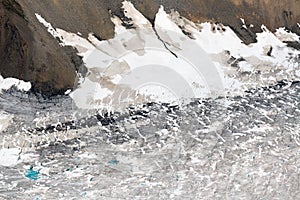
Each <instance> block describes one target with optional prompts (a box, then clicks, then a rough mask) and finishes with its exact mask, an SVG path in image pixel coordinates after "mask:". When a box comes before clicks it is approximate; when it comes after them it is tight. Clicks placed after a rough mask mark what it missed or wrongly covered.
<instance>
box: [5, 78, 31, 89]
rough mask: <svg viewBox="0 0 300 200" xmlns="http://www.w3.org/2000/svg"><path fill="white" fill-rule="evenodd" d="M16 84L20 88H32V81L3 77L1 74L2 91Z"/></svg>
mask: <svg viewBox="0 0 300 200" xmlns="http://www.w3.org/2000/svg"><path fill="white" fill-rule="evenodd" d="M13 86H15V87H16V88H17V89H18V90H21V91H26V92H27V91H29V90H30V88H31V83H30V82H25V81H22V80H19V79H16V78H3V77H2V76H1V75H0V93H1V92H2V91H3V90H8V89H10V88H11V87H13Z"/></svg>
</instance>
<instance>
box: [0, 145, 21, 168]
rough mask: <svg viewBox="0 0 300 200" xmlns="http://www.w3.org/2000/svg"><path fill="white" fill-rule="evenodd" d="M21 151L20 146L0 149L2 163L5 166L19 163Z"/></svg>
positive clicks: (0, 163) (0, 161)
mask: <svg viewBox="0 0 300 200" xmlns="http://www.w3.org/2000/svg"><path fill="white" fill-rule="evenodd" d="M20 153H21V149H19V148H11V149H0V165H1V166H5V167H11V166H15V165H17V164H18V159H19V155H20Z"/></svg>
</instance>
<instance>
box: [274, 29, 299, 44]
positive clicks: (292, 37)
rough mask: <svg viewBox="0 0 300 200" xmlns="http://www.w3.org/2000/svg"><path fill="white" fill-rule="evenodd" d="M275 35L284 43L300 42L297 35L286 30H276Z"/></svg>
mask: <svg viewBox="0 0 300 200" xmlns="http://www.w3.org/2000/svg"><path fill="white" fill-rule="evenodd" d="M275 35H276V37H277V38H278V39H279V40H280V41H282V42H283V41H290V42H293V41H296V42H300V37H299V36H298V35H297V34H295V33H292V32H288V31H286V30H285V28H278V29H276V32H275Z"/></svg>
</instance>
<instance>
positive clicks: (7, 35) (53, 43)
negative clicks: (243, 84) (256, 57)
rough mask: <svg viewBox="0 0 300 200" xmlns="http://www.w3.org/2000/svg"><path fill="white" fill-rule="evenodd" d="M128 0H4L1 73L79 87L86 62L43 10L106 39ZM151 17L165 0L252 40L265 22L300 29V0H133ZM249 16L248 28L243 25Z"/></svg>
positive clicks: (61, 23) (47, 87)
mask: <svg viewBox="0 0 300 200" xmlns="http://www.w3.org/2000/svg"><path fill="white" fill-rule="evenodd" d="M122 1H123V0H114V1H111V0H89V1H83V0H44V1H27V0H0V74H1V75H2V76H4V77H16V78H19V79H23V80H26V81H31V82H32V83H33V86H34V87H33V89H34V90H35V91H37V92H43V93H44V94H48V95H53V94H58V93H62V92H64V91H65V90H66V89H70V88H72V87H73V85H74V83H75V80H76V69H78V67H79V66H80V65H81V62H80V59H79V58H78V57H77V56H76V50H74V49H72V48H62V47H60V46H59V43H58V41H57V40H56V39H54V38H53V37H52V36H51V35H50V34H49V33H48V32H47V30H46V28H45V27H44V26H43V25H42V24H41V23H39V22H38V20H37V19H36V17H35V13H38V14H40V15H41V16H42V17H44V18H45V19H46V20H47V21H49V22H51V24H52V25H53V26H54V27H58V28H62V29H64V30H66V31H70V32H74V33H77V32H80V33H82V35H83V36H84V37H86V36H87V34H89V33H91V32H93V33H95V35H97V36H99V37H100V38H103V39H108V38H111V37H113V35H114V27H113V24H112V22H111V20H110V17H111V15H112V14H114V15H118V16H122V11H121V6H122V4H121V3H122ZM131 2H132V3H133V4H134V5H135V6H136V8H137V9H138V10H139V11H141V12H142V13H143V14H144V15H145V16H146V17H147V18H148V19H149V20H150V21H153V20H154V17H155V14H156V13H157V11H158V8H159V6H160V5H163V6H164V7H165V9H166V10H167V11H170V10H172V9H174V10H176V11H178V12H179V13H180V14H181V15H182V16H184V17H186V18H188V19H190V20H192V21H194V22H205V21H212V22H220V23H223V24H224V25H229V26H230V27H232V28H233V29H234V31H235V32H236V33H237V35H238V36H239V37H240V38H241V39H242V40H243V41H244V42H245V43H246V44H249V43H251V42H255V41H256V40H255V33H256V32H260V31H261V29H260V27H261V25H262V24H264V25H266V26H267V27H268V28H269V29H270V30H272V31H274V30H275V29H276V28H278V27H283V26H284V27H286V28H287V29H289V30H291V31H293V32H295V33H297V34H298V35H300V28H299V27H298V25H297V23H299V22H300V0H223V1H220V0H177V1H174V0H147V1H144V0H132V1H131ZM240 18H243V19H245V22H246V24H247V25H250V24H252V25H253V27H252V28H249V29H248V30H246V29H244V28H242V21H241V20H240Z"/></svg>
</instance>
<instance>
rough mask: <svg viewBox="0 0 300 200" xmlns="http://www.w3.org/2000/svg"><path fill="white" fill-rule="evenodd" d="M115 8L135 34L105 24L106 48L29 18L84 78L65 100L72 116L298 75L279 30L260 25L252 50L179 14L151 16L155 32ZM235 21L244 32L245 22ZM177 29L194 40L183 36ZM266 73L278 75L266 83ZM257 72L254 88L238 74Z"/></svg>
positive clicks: (129, 8)
mask: <svg viewBox="0 0 300 200" xmlns="http://www.w3.org/2000/svg"><path fill="white" fill-rule="evenodd" d="M122 8H123V9H124V14H125V16H126V17H128V18H130V19H132V21H131V23H132V24H133V27H135V29H126V28H125V27H124V26H122V22H121V20H120V19H119V18H118V17H117V16H113V17H112V18H111V21H112V22H113V23H114V25H115V37H114V38H112V39H110V40H106V41H99V40H98V39H97V38H96V37H94V36H93V34H92V33H91V34H89V36H88V38H87V39H85V38H83V37H82V36H81V34H74V33H69V32H66V31H64V30H62V29H58V28H57V29H55V28H53V27H52V25H51V24H50V23H48V22H47V21H46V20H45V19H44V18H42V17H41V16H40V15H39V14H36V17H37V19H38V20H39V21H40V22H41V23H42V24H43V25H44V26H45V27H46V28H47V30H48V31H49V33H50V34H52V35H53V36H54V37H58V38H60V41H61V45H63V46H64V45H71V46H73V47H75V48H76V49H77V50H78V51H79V55H80V56H82V57H83V61H84V62H85V65H86V67H87V68H88V70H89V72H88V75H87V77H85V78H81V79H80V80H79V83H80V86H79V87H78V88H77V89H75V90H74V91H73V92H70V96H71V97H72V98H73V100H74V102H75V104H76V105H77V106H78V107H79V108H82V109H91V108H93V109H94V108H103V107H122V106H120V104H123V103H124V102H125V105H126V102H127V105H129V104H130V103H140V102H144V101H158V102H178V100H179V99H182V98H186V99H190V98H202V97H214V96H223V95H225V94H226V95H236V94H239V93H240V94H241V93H242V91H244V90H246V89H248V88H249V87H256V86H264V85H268V84H270V83H273V82H274V80H280V79H284V76H294V77H297V76H298V74H299V72H298V70H297V67H298V68H299V66H297V63H296V62H294V63H293V62H291V61H290V59H291V56H296V55H297V54H298V53H299V51H297V50H295V49H291V48H288V47H287V45H286V44H285V43H284V42H283V41H299V36H297V35H296V34H294V33H291V32H287V31H285V29H283V28H279V29H277V30H276V32H275V33H272V32H271V31H269V30H268V29H267V27H265V26H264V25H262V26H261V29H262V32H261V33H257V41H258V42H257V43H253V44H250V45H245V44H244V43H243V42H242V41H241V40H240V39H239V38H238V36H237V35H236V34H235V33H234V31H233V30H232V29H231V28H230V27H228V26H224V25H222V24H213V23H208V22H206V23H201V24H195V23H193V22H191V21H188V20H187V19H186V20H185V21H182V18H179V14H178V16H175V17H174V15H172V13H171V14H167V13H166V12H165V11H164V8H163V6H161V7H160V8H159V10H158V13H157V14H156V17H155V22H154V27H155V29H153V28H152V25H151V23H150V22H149V21H148V20H147V19H146V18H145V17H144V16H143V15H142V14H141V13H140V12H139V11H138V10H137V9H136V8H135V7H134V6H133V4H132V3H130V2H129V1H124V2H123V7H122ZM180 20H181V21H180ZM240 20H241V21H242V26H243V27H244V28H247V26H246V23H245V20H244V19H243V18H240ZM179 22H180V23H179ZM179 24H180V27H179V26H178V25H179ZM182 26H183V27H184V29H185V31H188V32H190V33H191V36H192V38H194V39H191V38H189V37H188V36H186V35H184V34H183V32H182V30H181V28H182ZM250 26H251V25H250ZM225 52H228V54H229V56H230V57H233V58H235V60H234V61H232V62H231V63H230V65H231V64H233V63H234V62H237V61H236V59H238V58H242V61H238V62H237V63H236V66H237V67H238V69H237V70H235V69H233V68H230V67H228V65H229V64H228V63H226V61H224V59H226V58H225V56H224V53H225ZM268 52H269V53H268ZM272 68H274V69H273V70H281V72H282V74H275V75H274V76H271V75H268V73H271V72H270V70H272ZM268 70H269V71H268ZM257 71H261V72H263V74H265V75H264V76H265V77H261V78H260V81H259V82H257V81H252V80H251V78H250V77H248V78H246V77H242V74H243V73H249V74H250V75H253V74H255V73H256V72H257ZM290 72H294V73H290ZM169 77H170V78H169Z"/></svg>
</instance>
